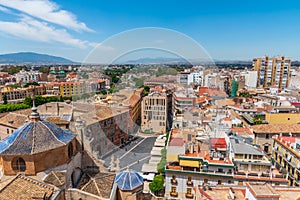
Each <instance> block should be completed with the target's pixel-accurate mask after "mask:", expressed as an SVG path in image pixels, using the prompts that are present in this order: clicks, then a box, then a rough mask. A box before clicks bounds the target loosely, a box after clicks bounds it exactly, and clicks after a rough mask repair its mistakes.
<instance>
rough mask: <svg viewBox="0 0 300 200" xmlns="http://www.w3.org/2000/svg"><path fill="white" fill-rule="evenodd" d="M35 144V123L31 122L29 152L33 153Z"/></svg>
mask: <svg viewBox="0 0 300 200" xmlns="http://www.w3.org/2000/svg"><path fill="white" fill-rule="evenodd" d="M34 146H35V123H34V124H33V130H32V145H31V153H32V154H33V150H34Z"/></svg>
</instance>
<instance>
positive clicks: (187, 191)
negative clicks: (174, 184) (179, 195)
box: [185, 188, 194, 198]
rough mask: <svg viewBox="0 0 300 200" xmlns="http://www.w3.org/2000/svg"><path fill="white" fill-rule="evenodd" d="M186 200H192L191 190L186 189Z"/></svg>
mask: <svg viewBox="0 0 300 200" xmlns="http://www.w3.org/2000/svg"><path fill="white" fill-rule="evenodd" d="M185 196H186V198H193V197H194V195H193V194H192V188H187V189H186V195H185Z"/></svg>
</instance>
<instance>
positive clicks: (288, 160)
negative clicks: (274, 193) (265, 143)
mask: <svg viewBox="0 0 300 200" xmlns="http://www.w3.org/2000/svg"><path fill="white" fill-rule="evenodd" d="M272 158H273V161H274V162H275V163H276V167H277V168H278V169H279V170H280V171H281V172H282V173H283V174H286V175H287V177H288V180H289V185H290V186H296V187H299V186H300V137H299V136H298V137H290V136H276V137H274V143H273V151H272Z"/></svg>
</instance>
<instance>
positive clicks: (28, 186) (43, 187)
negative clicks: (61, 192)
mask: <svg viewBox="0 0 300 200" xmlns="http://www.w3.org/2000/svg"><path fill="white" fill-rule="evenodd" d="M56 190H57V189H56V188H55V187H54V186H50V185H47V184H45V183H42V182H39V181H37V180H34V179H32V178H29V177H26V176H23V175H17V176H16V177H15V178H13V179H12V180H11V181H10V182H8V184H7V185H5V186H4V187H3V188H1V190H0V199H1V200H12V199H22V200H31V199H45V198H46V199H49V198H50V197H51V195H52V194H53V193H54V192H55V191H56Z"/></svg>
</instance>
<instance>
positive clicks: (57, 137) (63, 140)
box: [0, 121, 76, 155]
mask: <svg viewBox="0 0 300 200" xmlns="http://www.w3.org/2000/svg"><path fill="white" fill-rule="evenodd" d="M75 137H76V135H75V134H73V133H72V132H71V131H68V130H63V129H61V128H60V127H58V126H57V125H55V124H52V123H50V122H48V121H31V122H27V123H25V124H24V125H23V126H21V127H20V128H18V129H17V130H15V131H14V133H13V134H12V135H11V136H9V137H7V138H6V139H4V140H2V141H0V154H2V155H3V154H10V155H29V154H36V153H41V152H44V151H48V150H51V149H56V148H59V147H62V146H65V145H66V144H68V143H69V142H70V141H72V140H73V139H74V138H75Z"/></svg>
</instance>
